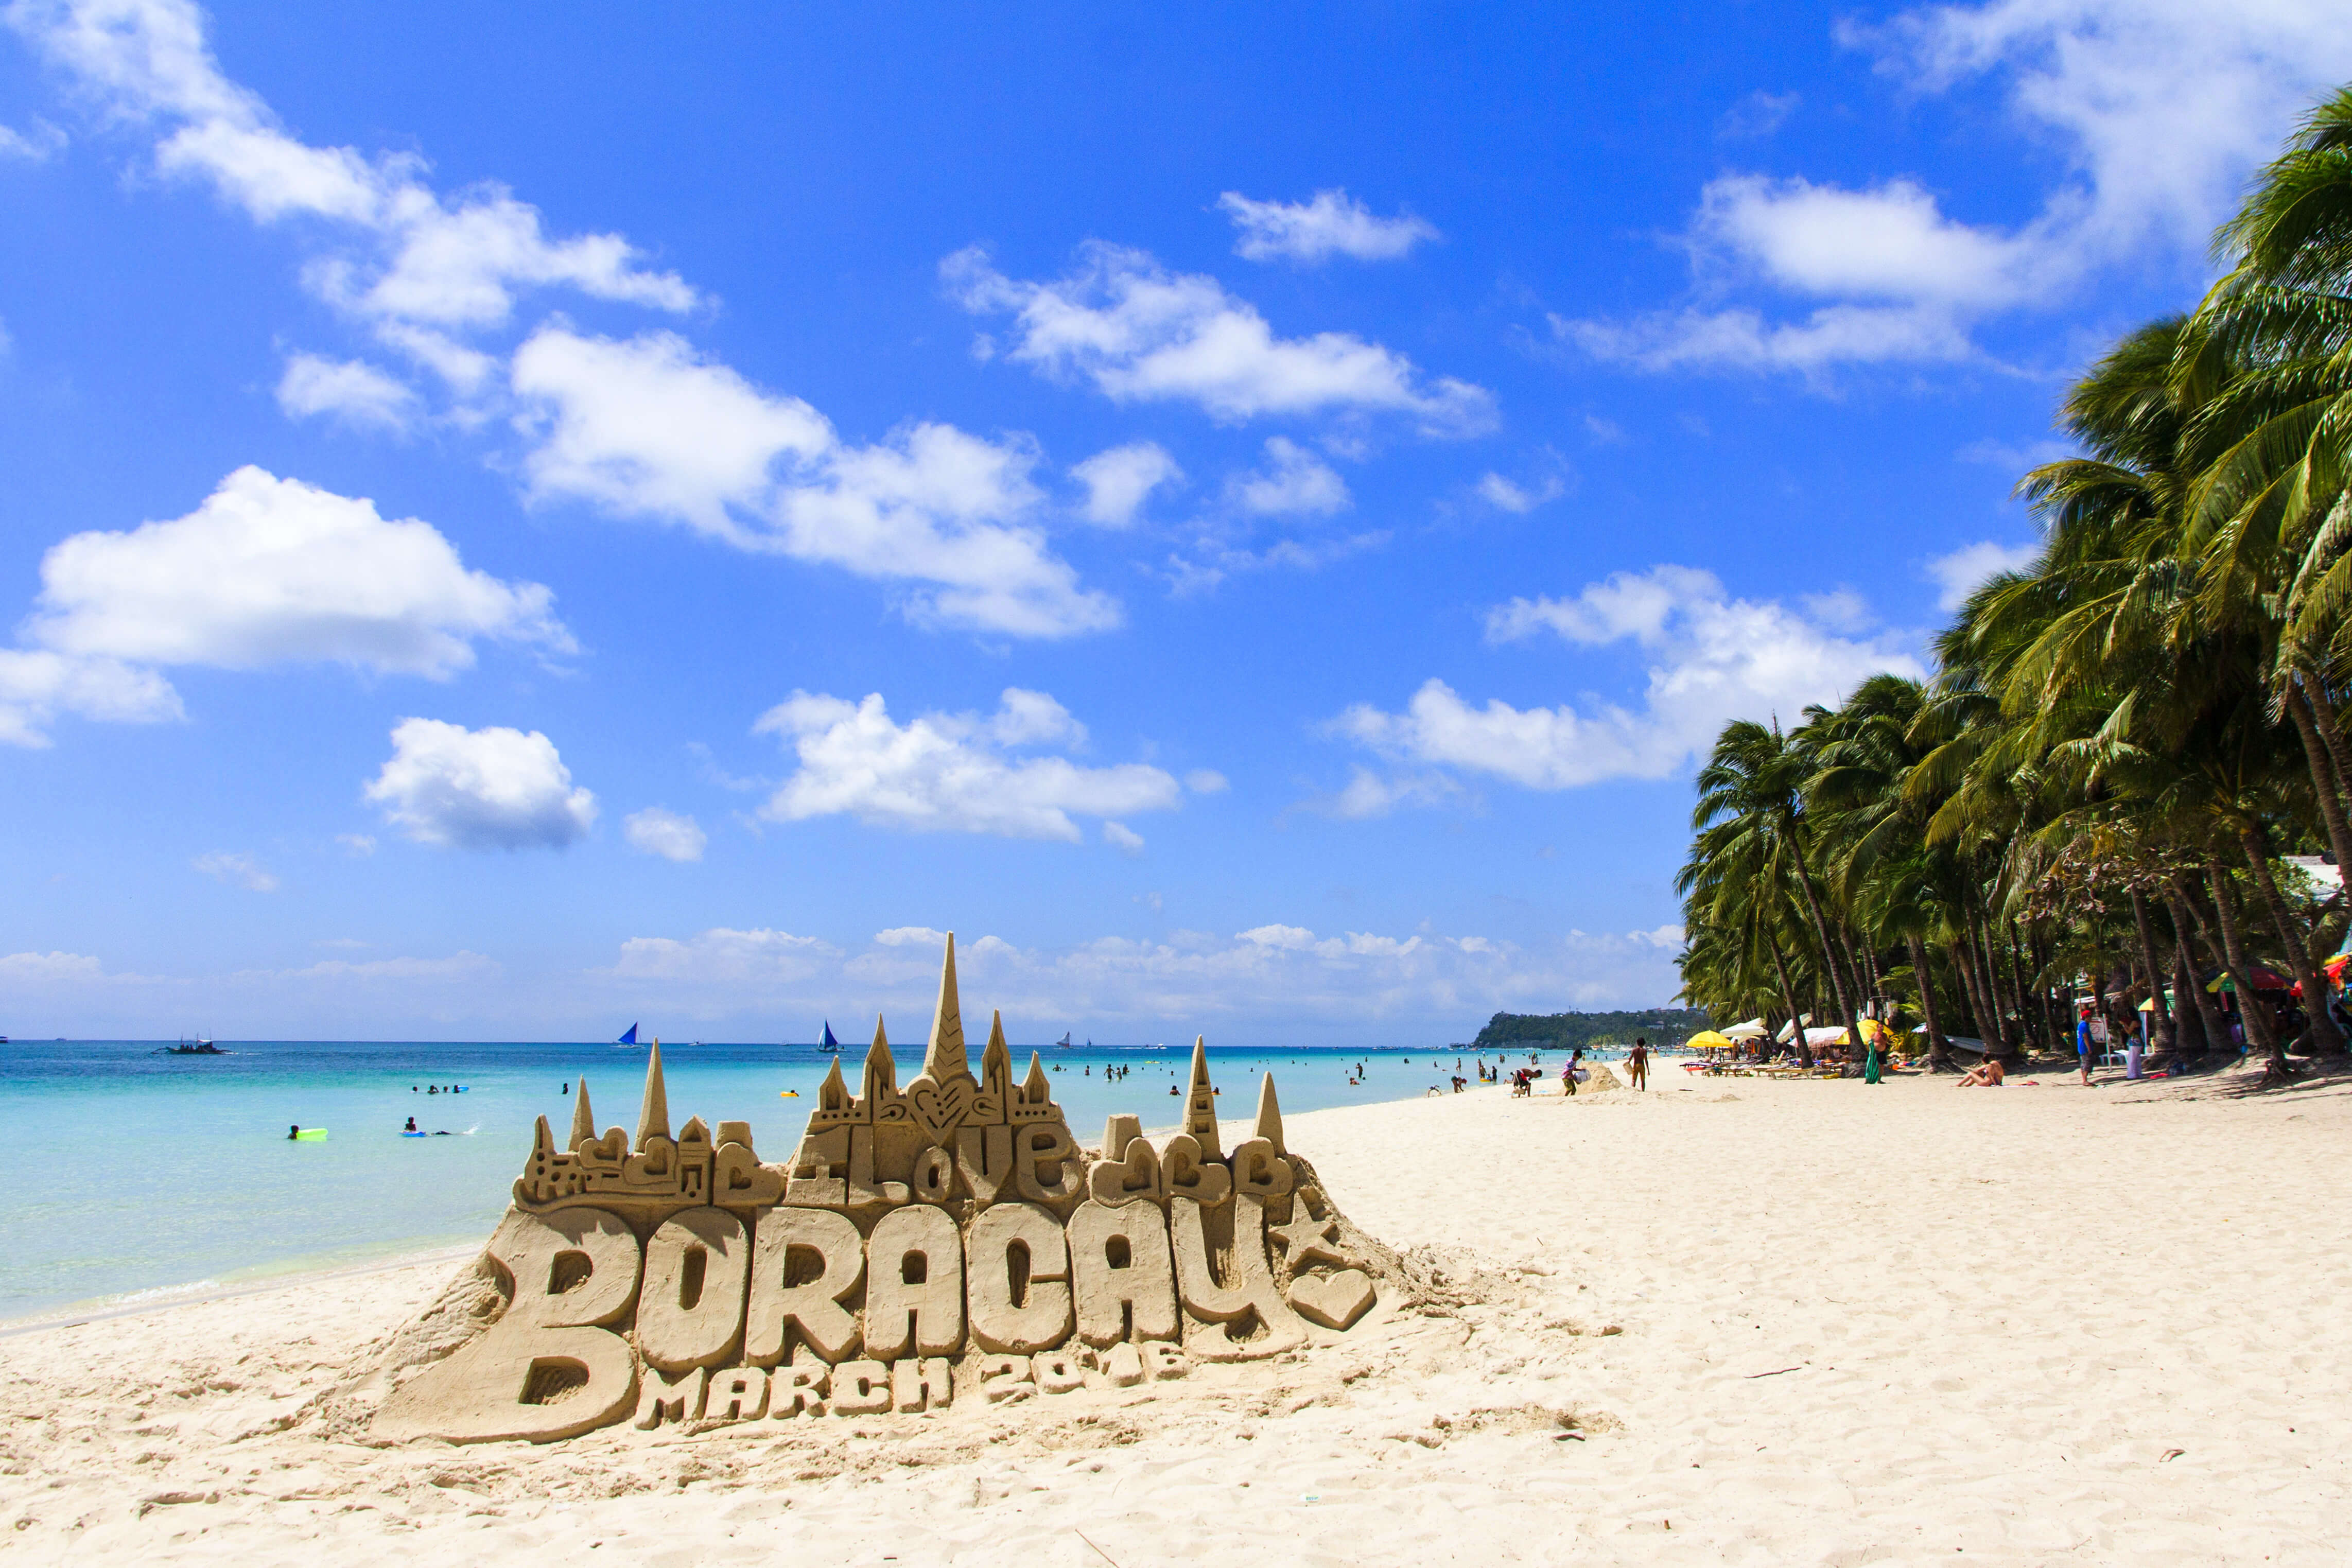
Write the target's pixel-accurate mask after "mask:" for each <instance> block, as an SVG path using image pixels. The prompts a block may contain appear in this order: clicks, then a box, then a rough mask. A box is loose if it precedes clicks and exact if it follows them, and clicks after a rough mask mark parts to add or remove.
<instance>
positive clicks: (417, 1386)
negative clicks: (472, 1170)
mask: <svg viewBox="0 0 2352 1568" xmlns="http://www.w3.org/2000/svg"><path fill="white" fill-rule="evenodd" d="M488 1256H489V1258H490V1260H491V1261H492V1263H493V1264H495V1265H496V1266H497V1268H499V1271H500V1272H501V1273H502V1274H504V1275H505V1277H506V1279H508V1280H509V1282H510V1283H511V1286H512V1289H513V1300H512V1301H511V1303H510V1304H509V1306H508V1308H507V1311H506V1315H505V1316H504V1317H503V1318H501V1319H500V1320H499V1321H498V1322H497V1323H496V1324H495V1325H493V1326H492V1327H491V1328H490V1329H489V1330H488V1331H486V1332H484V1333H483V1334H482V1336H481V1337H480V1338H479V1339H477V1340H476V1341H474V1342H473V1343H471V1344H469V1345H467V1346H466V1347H465V1348H464V1349H463V1350H460V1351H458V1352H457V1353H455V1354H454V1355H451V1356H449V1357H448V1358H447V1359H446V1360H444V1361H440V1362H437V1363H435V1364H433V1365H432V1366H429V1367H427V1368H425V1371H423V1372H421V1373H418V1374H417V1375H416V1376H415V1377H413V1378H411V1379H409V1380H408V1381H407V1382H406V1383H404V1384H401V1385H400V1387H399V1388H397V1389H395V1390H394V1392H393V1394H392V1396H391V1397H390V1398H388V1399H386V1400H385V1401H384V1403H383V1408H382V1409H381V1410H379V1411H378V1412H377V1413H376V1416H375V1423H374V1425H375V1429H376V1430H377V1431H378V1432H380V1433H382V1434H383V1436H386V1437H389V1438H392V1439H393V1440H394V1441H399V1440H402V1439H404V1438H410V1437H439V1438H441V1439H443V1440H444V1441H446V1442H451V1443H483V1442H495V1441H498V1440H499V1439H502V1438H513V1437H527V1438H530V1439H531V1440H532V1441H534V1442H548V1441H551V1440H553V1439H555V1438H558V1437H570V1436H574V1435H576V1434H578V1433H582V1432H586V1431H590V1430H592V1429H593V1428H595V1427H598V1426H604V1425H606V1424H607V1423H609V1422H612V1421H615V1420H618V1419H619V1418H620V1417H621V1416H622V1415H625V1414H626V1413H627V1412H628V1411H629V1409H630V1408H631V1406H632V1405H633V1404H634V1402H635V1399H636V1394H637V1363H636V1358H635V1356H633V1355H631V1354H630V1353H629V1344H628V1342H627V1341H626V1340H624V1339H623V1338H621V1336H620V1335H618V1334H616V1333H613V1332H611V1331H608V1330H606V1329H604V1328H601V1327H596V1326H594V1325H598V1324H603V1323H610V1322H613V1321H616V1320H618V1319H620V1318H622V1317H624V1316H625V1315H626V1314H627V1312H628V1310H629V1308H630V1307H631V1306H632V1305H633V1304H634V1303H635V1300H636V1295H637V1274H638V1266H639V1263H640V1261H641V1258H640V1256H639V1253H638V1250H637V1238H636V1235H635V1232H633V1231H631V1230H630V1229H629V1227H628V1226H626V1225H625V1224H624V1223H622V1221H621V1219H620V1218H619V1216H618V1215H613V1214H610V1213H607V1212H606V1211H604V1210H603V1209H597V1208H569V1209H560V1210H558V1211H556V1212H555V1213H554V1214H551V1215H546V1216H541V1215H531V1214H524V1213H521V1212H519V1211H509V1213H508V1215H507V1217H506V1219H505V1220H504V1221H503V1222H501V1223H500V1224H499V1228H498V1231H497V1232H496V1234H494V1235H493V1236H492V1237H490V1245H489V1247H488Z"/></svg>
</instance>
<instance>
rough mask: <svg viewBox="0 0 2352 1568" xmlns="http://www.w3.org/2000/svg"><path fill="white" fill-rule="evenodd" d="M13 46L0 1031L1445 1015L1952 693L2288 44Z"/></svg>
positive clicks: (1, 110) (1058, 20) (1565, 38)
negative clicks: (1929, 643) (1832, 725)
mask: <svg viewBox="0 0 2352 1568" xmlns="http://www.w3.org/2000/svg"><path fill="white" fill-rule="evenodd" d="M2224 11H2225V8H2222V7H2215V6H2211V5H2196V4H2185V3H2172V4H2140V5H2126V4H2121V3H2118V0H2032V3H2028V0H1995V3H1993V4H1989V5H1957V6H1949V7H1921V8H1914V9H1901V8H1877V9H1864V10H1837V9H1828V8H1811V7H1803V6H1770V7H1767V6H1760V5H1722V6H1714V7H1692V8H1686V9H1660V8H1656V7H1647V6H1623V7H1619V8H1617V9H1616V11H1615V12H1614V13H1612V14H1604V15H1593V16H1582V17H1579V18H1577V19H1576V20H1575V21H1574V22H1572V23H1568V22H1563V21H1562V20H1561V19H1560V17H1559V15H1558V14H1557V12H1556V11H1552V10H1547V9H1543V8H1528V10H1526V11H1524V12H1519V13H1512V12H1507V11H1506V10H1505V9H1504V8H1501V7H1491V6H1486V7H1437V6H1402V5H1388V6H1364V5H1349V6H1345V7H1340V6H1331V7H1323V8H1317V7H1307V6H1298V7H1286V8H1283V9H1282V11H1281V13H1280V14H1279V15H1274V14H1270V13H1268V12H1267V11H1266V10H1265V8H1263V7H1249V8H1242V7H1223V8H1220V7H1195V8H1190V9H1187V10H1185V11H1183V12H1181V14H1169V15H1167V16H1149V17H1146V16H1133V17H1106V16H1104V15H1103V13H1102V11H1101V8H1100V7H1094V6H1062V7H1055V6H1044V5H1040V6H1031V7H1024V8H1022V9H1021V10H1019V11H1018V12H1017V13H1010V14H1004V13H1000V14H995V15H991V16H984V17H982V16H978V14H976V13H975V14H971V16H964V15H961V14H949V15H942V14H941V13H940V12H939V11H937V9H936V8H932V7H911V6H894V5H860V6H854V7H852V6H834V7H802V8H794V9H792V10H789V11H787V10H785V9H783V8H775V9H772V10H771V11H769V12H764V13H761V14H759V15H755V16H748V17H737V16H727V17H718V16H698V17H696V18H695V19H694V20H693V21H692V22H691V23H688V24H682V23H681V22H680V20H679V18H678V16H677V14H676V13H675V12H674V11H670V10H665V9H661V8H656V7H640V8H634V9H632V8H625V7H591V8H584V9H580V10H575V12H573V13H571V14H567V16H564V17H563V18H562V20H561V21H560V22H559V21H557V20H555V19H554V18H553V17H552V16H551V14H549V15H544V16H542V15H539V14H532V15H529V16H526V15H522V14H519V13H518V14H508V13H495V14H486V11H485V8H483V7H479V6H467V7H457V6H441V5H429V4H407V5H399V6H392V5H341V6H334V7H308V8H288V7H242V6H225V7H221V8H218V9H216V10H213V11H199V10H196V9H194V8H193V7H190V6H186V5H175V4H170V3H167V0H104V3H92V4H80V5H74V4H51V3H33V0H19V3H18V4H16V5H13V6H9V7H7V8H5V12H0V15H5V18H6V23H7V26H5V29H0V210H5V212H6V214H7V215H8V217H7V221H6V222H5V223H0V614H5V617H6V618H7V621H8V624H9V625H11V626H13V627H14V631H13V636H12V637H10V638H9V639H8V640H7V641H5V643H0V814H5V822H6V824H7V826H6V828H5V837H0V845H5V855H6V862H5V863H6V867H7V871H8V875H7V879H6V880H7V886H8V889H9V892H10V896H9V898H8V899H7V900H5V905H0V1015H5V1016H0V1029H5V1030H7V1031H9V1032H12V1033H16V1034H18V1035H49V1034H60V1033H62V1034H73V1035H102V1034H116V1033H128V1034H135V1035H151V1036H152V1035H155V1034H173V1033H177V1032H178V1031H180V1030H182V1029H206V1030H211V1031H215V1032H217V1033H219V1034H221V1035H222V1036H224V1037H289V1036H314V1035H315V1036H358V1037H492V1038H498V1037H532V1038H550V1037H557V1038H560V1037H601V1036H604V1035H606V1034H609V1033H616V1032H617V1031H618V1030H619V1029H620V1027H621V1026H624V1025H625V1024H627V1023H628V1022H629V1021H630V1020H631V1019H633V1018H642V1019H643V1020H644V1021H645V1023H646V1026H647V1027H648V1028H649V1029H651V1030H655V1031H656V1032H660V1033H663V1034H667V1035H673V1036H687V1035H702V1036H707V1037H713V1038H722V1037H724V1038H753V1039H758V1038H793V1039H805V1038H808V1037H812V1036H813V1035H814V1032H815V1029H816V1026H817V1025H818V1023H819V1022H820V1021H821V1020H822V1019H823V1018H824V1017H826V1016H830V1017H831V1018H833V1019H834V1020H835V1024H836V1026H837V1027H845V1028H846V1027H847V1026H851V1025H852V1023H853V1021H857V1020H864V1019H866V1018H870V1016H871V1015H872V1013H873V1012H874V1011H875V1010H876V1009H877V1008H881V1009H884V1010H886V1011H887V1013H888V1014H889V1015H890V1016H893V1017H897V1018H902V1019H903V1020H904V1022H903V1024H901V1025H899V1026H898V1027H899V1028H900V1029H902V1030H903V1031H904V1033H905V1034H906V1035H907V1036H908V1037H917V1036H919V1034H920V1030H921V1026H922V1022H923V1014H924V1012H925V1009H926V1006H927V1003H928V991H929V986H930V984H931V983H932V977H933V976H935V974H936V964H937V957H936V946H935V939H934V937H933V934H932V933H933V932H934V931H938V930H945V929H953V930H955V931H957V932H958V933H959V938H960V946H961V956H962V960H963V964H962V967H963V972H964V976H965V984H966V988H967V990H968V992H969V993H970V994H971V997H972V1002H973V1005H999V1006H1002V1007H1003V1009H1004V1011H1005V1013H1006V1016H1007V1027H1008V1029H1009V1030H1010V1031H1011V1032H1012V1033H1013V1036H1014V1037H1016V1038H1024V1039H1042V1038H1047V1037H1053V1036H1056V1035H1058V1034H1060V1033H1061V1031H1062V1030H1063V1029H1065V1028H1070V1029H1075V1030H1076V1031H1077V1032H1078V1033H1079V1034H1080V1035H1081V1036H1089V1035H1090V1036H1092V1037H1095V1038H1097V1039H1102V1040H1157V1039H1164V1038H1171V1037H1179V1036H1181V1035H1183V1034H1185V1033H1189V1032H1193V1031H1202V1030H1205V1031H1206V1032H1207V1033H1208V1034H1209V1035H1210V1037H1212V1039H1214V1040H1221V1041H1223V1042H1224V1043H1229V1044H1234V1045H1244V1044H1246V1045H1277V1044H1282V1043H1286V1042H1291V1041H1297V1042H1299V1043H1316V1044H1319V1043H1339V1042H1361V1043H1364V1044H1368V1045H1369V1044H1422V1043H1429V1042H1433V1041H1444V1040H1456V1039H1464V1038H1466V1037H1468V1035H1469V1034H1470V1033H1471V1032H1472V1031H1473V1030H1475V1027H1476V1026H1478V1024H1479V1023H1480V1022H1481V1021H1483V1019H1484V1018H1485V1016H1486V1015H1487V1014H1489V1013H1491V1012H1493V1011H1495V1010H1496V1009H1497V1008H1513V1009H1523V1010H1544V1011H1549V1010H1553V1009H1556V1008H1560V1007H1566V1006H1609V1005H1656V1004H1659V1003H1662V1002H1664V1000H1665V999H1666V998H1667V996H1668V995H1669V994H1671V992H1672V991H1673V989H1674V985H1675V980H1674V972H1673V955H1674V952H1675V948H1676V945H1677V943H1678V941H1679V932H1678V931H1677V929H1676V928H1675V919H1676V915H1677V910H1676V906H1675V899H1674V897H1673V892H1672V887H1671V881H1672V876H1673V872H1674V869H1675V866H1676V864H1677V863H1678V861H1679V858H1680V855H1681V851H1682V848H1683V846H1684V842H1685V817H1686V815H1687V811H1688V803H1689V784H1688V780H1689V773H1690V771H1691V766H1692V760H1693V756H1694V753H1695V752H1696V751H1699V750H1703V749H1704V747H1705V745H1706V742H1707V741H1708V740H1709V739H1710V738H1711V736H1712V734H1713V733H1714V731H1716V730H1717V728H1718V727H1719V726H1720V724H1721V723H1722V721H1724V720H1726V719H1727V718H1729V717H1732V716H1735V715H1752V716H1757V717H1766V716H1769V715H1771V714H1774V713H1778V714H1780V716H1782V717H1784V718H1792V717H1793V716H1794V715H1795V714H1796V713H1797V712H1798V711H1799V710H1801V708H1802V707H1803V706H1804V704H1806V703H1807V702H1810V701H1818V700H1834V699H1835V698H1836V697H1837V696H1838V695H1839V694H1840V693H1841V692H1843V690H1844V689H1848V688H1850V687H1851V686H1852V684H1853V682H1854V681H1855V680H1857V679H1860V678H1861V677H1863V676H1864V675H1865V674H1867V673H1869V672H1870V671H1872V670H1874V669H1879V668H1898V669H1913V670H1916V668H1918V660H1919V658H1920V647H1921V640H1922V637H1923V636H1924V635H1925V633H1926V632H1927V629H1928V628H1930V627H1932V626H1933V625H1934V624H1935V622H1936V620H1937V616H1939V615H1940V614H1941V613H1942V607H1943V606H1944V605H1947V604H1948V603H1949V602H1950V601H1951V600H1952V599H1953V598H1954V597H1955V596H1956V595H1957V594H1958V592H1960V591H1962V590H1964V589H1965V587H1966V586H1967V585H1968V584H1969V583H1970V582H1971V581H1973V580H1975V579H1976V578H1977V577H1979V576H1981V575H1982V574H1984V573H1985V572H1987V571H1989V570H1990V569H1991V568H1992V567H1994V566H1996V565H1998V564H2000V563H2001V562H2002V561H2003V560H2004V559H2007V558H2009V554H2008V552H2015V551H2017V550H2018V549H2019V548H2020V547H2021V546H2022V545H2023V544H2024V543H2025V542H2027V540H2028V539H2029V537H2030V535H2029V531H2028V528H2027V525H2026V523H2025V521H2024V520H2023V518H2022V517H2021V515H2020V513H2019V512H2018V511H2017V510H2016V509H2015V508H2014V507H2013V506H2011V504H2010V503H2009V502H2008V500H2007V499H2006V497H2007V493H2008V489H2009V487H2010V485H2011V482H2012V481H2013V479H2014V478H2015V476H2016V474H2017V472H2018V471H2019V469H2020V468H2021V467H2022V466H2024V465H2026V464H2030V463H2032V462H2034V461H2039V460H2042V458H2045V457H2047V456H2050V455H2053V454H2054V453H2055V452H2056V451H2057V450H2059V449H2060V448H2058V447H2054V446H2053V440H2052V432H2051V426H2050V409H2051V405H2052V403H2053V397H2054V395H2056V393H2057V391H2058V389H2059V388H2060V386H2061V385H2062V384H2063V379H2064V377H2065V376H2066V375H2067V374H2069V373H2070V372H2071V371H2073V370H2074V369H2076V368H2078V367H2079V366H2080V365H2081V364H2082V363H2083V362H2084V360H2085V359H2086V358H2087V357H2088V356H2090V355H2091V354H2093V353H2095V352H2097V350H2098V349H2099V348H2100V347H2101V346H2102V345H2104V344H2105V342H2108V341H2109V340H2110V339H2111V338H2112V337H2113V336H2114V335H2115V334H2116V333H2117V332H2119V331H2124V330H2126V329H2128V328H2129V327H2131V326H2133V325H2135V324H2137V322H2139V321H2142V320H2144V319H2146V318H2147V317H2148V316H2150V315H2152V314H2155V313H2158V312H2160V311H2162V310H2169V309H2178V308H2180V307H2182V306H2184V305H2185V304H2187V303H2189V301H2191V300H2193V298H2194V296H2195V293H2196V291H2197V290H2198V289H2199V288H2200V284H2201V282H2202V280H2203V279H2204V277H2205V276H2206V268H2207V266H2208V262H2207V258H2206V251H2205V244H2206V239H2207V237H2208V235H2209V234H2210V229H2211V227H2212V226H2213V224H2214V223H2215V222H2216V221H2217V220H2218V218H2219V217H2220V216H2222V215H2223V214H2224V213H2225V212H2226V210H2227V208H2228V205H2229V203H2230V200H2231V196H2232V195H2233V193H2234V192H2235V191H2236V189H2237V188H2238V187H2239V185H2240V184H2241V182H2242V180H2243V179H2244V177H2245V176H2246V174H2247V173H2248V172H2249V171H2250V170H2251V169H2252V167H2253V166H2254V165H2255V164H2256V163H2259V162H2260V161H2261V160H2262V159H2263V157H2265V156H2267V155H2268V154H2269V153H2271V152H2273V151H2274V149H2275V148H2276V146H2277V144H2278V142H2279V141H2280V140H2281V138H2282V137H2284V134H2285V133H2286V132H2287V131H2288V130H2289V128H2290V127H2291V125H2292V123H2293V121H2294V118H2295V116H2296V115H2297V114H2298V113H2299V112H2301V110H2303V109H2304V108H2305V106H2306V105H2307V104H2308V102H2309V100H2310V99H2311V98H2312V97H2313V96H2314V95H2315V94H2316V93H2318V92H2319V91H2322V90H2325V89H2327V88H2329V87H2331V86H2333V85H2335V84H2336V82H2338V81H2339V80H2341V79H2346V78H2352V33H2347V32H2346V30H2345V29H2344V28H2343V27H2342V26H2341V20H2342V18H2341V15H2340V12H2339V11H2337V10H2336V8H2334V7H2331V6H2327V5H2316V4H2291V3H2284V0H2280V3H2275V4H2271V5H2241V6H2234V7H2229V8H2226V12H2227V14H2224Z"/></svg>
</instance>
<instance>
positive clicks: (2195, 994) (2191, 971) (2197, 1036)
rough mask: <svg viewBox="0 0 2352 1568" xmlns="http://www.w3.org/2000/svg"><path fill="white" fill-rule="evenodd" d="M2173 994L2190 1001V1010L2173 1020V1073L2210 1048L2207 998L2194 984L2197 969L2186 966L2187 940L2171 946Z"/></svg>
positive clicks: (2208, 1000)
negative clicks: (2188, 998)
mask: <svg viewBox="0 0 2352 1568" xmlns="http://www.w3.org/2000/svg"><path fill="white" fill-rule="evenodd" d="M2172 994H2173V995H2175V996H2189V997H2190V998H2191V1000H2190V1001H2189V1010H2188V1011H2187V1012H2185V1013H2182V1014H2181V1015H2180V1016H2179V1017H2178V1018H2176V1019H2174V1020H2173V1025H2174V1027H2173V1031H2172V1051H2173V1058H2174V1060H2173V1070H2175V1071H2178V1070H2179V1068H2181V1067H2183V1066H2185V1065H2186V1064H2187V1063H2189V1062H2191V1061H2194V1060H2196V1059H2197V1058H2199V1057H2201V1056H2203V1055H2204V1054H2205V1053H2206V1052H2207V1051H2209V1050H2210V1049H2212V1048H2213V1047H2212V1037H2211V1036H2210V1034H2208V1033H2207V1031H2206V1025H2205V1015H2206V1013H2207V1011H2208V1006H2207V1005H2208V1003H2209V1002H2210V998H2209V997H2208V996H2207V995H2206V994H2205V987H2203V986H2202V985H2200V984H2197V968H2196V965H2194V964H2192V963H2189V939H2188V937H2186V936H2177V937H2175V938H2174V939H2173V944H2172Z"/></svg>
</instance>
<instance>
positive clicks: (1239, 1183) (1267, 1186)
mask: <svg viewBox="0 0 2352 1568" xmlns="http://www.w3.org/2000/svg"><path fill="white" fill-rule="evenodd" d="M1231 1163H1232V1165H1233V1168H1234V1192H1236V1193H1246V1194H1249V1195H1250V1196H1252V1197H1254V1198H1278V1197H1283V1196H1285V1195H1286V1194H1288V1193H1289V1191H1290V1180H1291V1177H1290V1162H1289V1161H1287V1160H1286V1159H1284V1158H1283V1157H1282V1155H1281V1154H1280V1153H1279V1152H1277V1151H1276V1149H1275V1146H1274V1145H1273V1144H1272V1143H1270V1142H1267V1141H1266V1140H1265V1139H1263V1138H1244V1139H1243V1140H1242V1141H1241V1142H1238V1143H1236V1144H1234V1154H1233V1160H1232V1162H1231Z"/></svg>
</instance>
